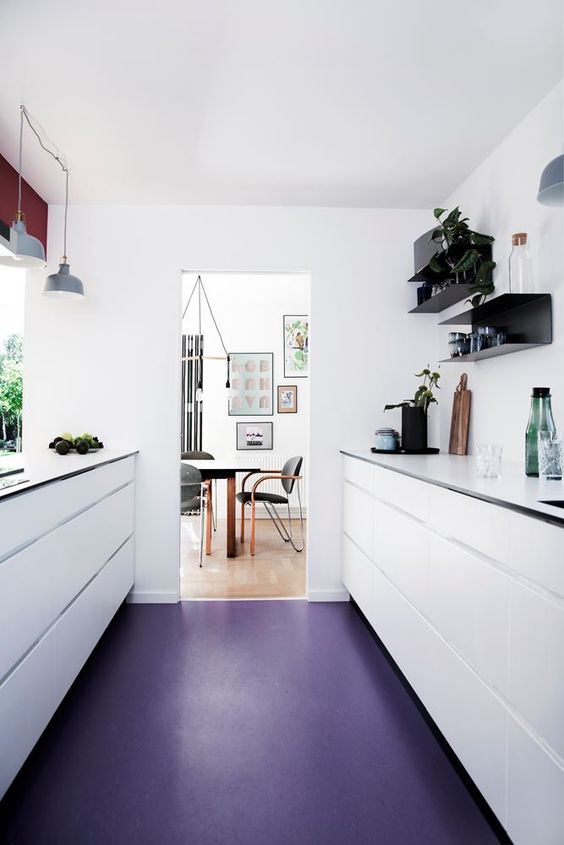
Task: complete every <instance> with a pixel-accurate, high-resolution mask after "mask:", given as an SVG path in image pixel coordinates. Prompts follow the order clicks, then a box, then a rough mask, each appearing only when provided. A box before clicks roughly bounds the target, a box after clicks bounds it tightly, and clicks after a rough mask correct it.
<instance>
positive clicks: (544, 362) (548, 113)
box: [438, 83, 564, 461]
mask: <svg viewBox="0 0 564 845" xmlns="http://www.w3.org/2000/svg"><path fill="white" fill-rule="evenodd" d="M563 97H564V89H563V85H562V83H560V84H559V85H557V86H556V87H555V88H554V89H553V90H552V91H551V92H550V93H549V94H548V95H547V96H546V97H545V98H544V99H543V100H542V101H541V102H540V103H539V105H538V106H537V107H536V108H535V109H534V110H533V111H532V112H531V113H530V114H529V115H528V116H527V117H526V118H525V120H523V122H522V123H520V124H519V125H518V126H517V127H516V128H515V129H514V131H513V132H512V133H511V134H510V135H509V136H508V137H507V138H506V139H505V140H504V141H503V142H502V143H501V144H500V145H499V147H497V148H496V149H495V150H494V152H493V153H492V154H491V155H490V156H489V157H488V158H487V159H486V160H485V161H484V162H483V164H481V165H480V167H478V168H477V170H475V171H474V172H473V173H472V174H471V176H469V177H468V179H466V181H465V182H463V183H462V185H460V187H459V188H457V190H456V191H454V193H453V194H452V196H450V197H448V199H447V200H445V202H444V203H441V205H443V206H444V207H446V208H452V207H454V206H456V205H460V206H461V208H462V210H463V211H464V213H465V215H467V216H468V217H469V218H470V221H471V225H472V226H473V227H474V228H476V229H478V231H482V232H485V233H487V234H492V235H494V236H495V238H496V242H495V244H494V259H495V260H496V261H497V264H498V267H497V268H496V274H495V277H494V279H495V284H496V289H497V293H504V292H507V289H508V287H507V286H508V259H509V253H510V251H511V234H512V233H513V232H528V233H529V240H530V249H531V253H532V257H533V261H534V272H535V289H536V291H538V292H543V293H551V294H552V295H553V332H554V342H553V343H552V344H551V345H550V346H546V347H539V348H537V349H531V350H526V351H523V352H518V353H516V354H511V355H507V356H502V357H500V358H491V359H488V360H485V361H476V362H474V363H466V364H464V365H463V364H457V363H453V364H450V363H447V364H444V365H443V368H442V373H443V402H442V403H441V408H440V415H441V445H442V447H443V448H445V449H448V436H449V426H450V413H451V395H452V392H453V390H454V388H455V385H456V382H457V380H458V377H459V375H460V373H461V372H463V371H464V372H467V373H468V386H469V388H470V389H471V390H472V391H473V395H472V403H473V406H472V416H471V419H472V422H471V432H470V448H473V445H474V444H475V443H476V442H489V443H492V442H499V443H502V444H503V446H504V454H505V455H506V457H508V458H510V459H512V460H520V461H524V434H525V428H526V425H527V417H528V412H529V405H530V398H529V397H530V393H531V387H533V386H549V387H551V388H552V391H553V397H554V398H553V408H554V411H555V416H556V424H557V426H558V427H559V428H562V429H564V380H563V378H562V376H563V364H564V237H563V236H564V213H563V210H562V209H561V208H560V209H558V208H547V207H546V206H543V205H540V203H538V202H537V200H536V196H537V191H538V186H539V179H540V175H541V172H542V170H543V168H544V166H545V165H546V164H547V163H548V162H549V161H550V160H551V159H553V158H554V157H555V156H557V155H559V154H560V153H561V152H562V141H563V138H564V127H563ZM460 310H462V309H461V307H460V305H458V306H455V307H453V308H452V309H450V310H449V311H448V312H443V314H441V319H446V317H448V316H450V315H451V314H455V313H457V312H458V311H460ZM449 328H450V329H452V328H453V327H452V326H450V327H444V328H441V329H440V330H439V353H438V357H439V358H446V357H447V356H448V350H447V332H448V329H449ZM445 400H446V401H445Z"/></svg>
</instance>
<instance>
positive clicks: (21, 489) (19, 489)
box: [0, 449, 139, 502]
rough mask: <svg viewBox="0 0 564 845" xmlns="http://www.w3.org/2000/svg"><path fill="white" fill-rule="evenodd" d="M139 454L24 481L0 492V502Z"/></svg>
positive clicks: (117, 457) (117, 456)
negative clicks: (49, 476)
mask: <svg viewBox="0 0 564 845" xmlns="http://www.w3.org/2000/svg"><path fill="white" fill-rule="evenodd" d="M138 454H139V449H135V451H133V452H124V453H123V455H116V456H115V457H113V458H107V459H106V460H104V461H98V462H97V463H95V464H90V465H89V466H85V467H80V468H79V469H75V470H72V472H65V473H63V474H61V475H55V476H53V477H52V478H45V479H43V481H23V482H22V483H21V484H15V485H14V486H13V487H6V488H5V489H4V490H0V502H2V501H3V500H4V499H11V498H12V497H13V496H22V495H23V494H24V493H30V492H31V491H32V490H39V488H40V487H46V486H47V484H56V483H57V482H58V481H66V480H67V479H69V478H74V476H75V475H83V474H84V473H85V472H90V471H91V470H94V469H98V468H99V467H103V466H108V464H115V463H116V461H123V460H124V458H131V457H133V455H138ZM61 459H62V460H64V455H63V456H61Z"/></svg>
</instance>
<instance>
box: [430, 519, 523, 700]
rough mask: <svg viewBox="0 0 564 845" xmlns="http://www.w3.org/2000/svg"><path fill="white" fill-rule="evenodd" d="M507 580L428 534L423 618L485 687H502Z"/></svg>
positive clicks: (504, 685)
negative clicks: (425, 604)
mask: <svg viewBox="0 0 564 845" xmlns="http://www.w3.org/2000/svg"><path fill="white" fill-rule="evenodd" d="M509 590H510V580H509V578H508V577H506V576H505V575H504V574H503V573H502V572H500V571H499V570H497V569H496V568H495V567H494V566H491V565H490V564H488V563H486V562H484V561H483V560H481V559H480V558H478V557H476V556H474V555H473V554H472V553H471V552H470V551H466V550H465V549H463V548H461V547H460V546H457V545H456V544H454V543H452V542H449V541H447V540H443V539H442V538H441V537H438V536H437V535H436V534H431V535H430V550H429V592H428V595H429V603H428V617H429V620H430V621H431V623H432V625H433V626H434V627H435V628H436V629H437V631H439V633H440V634H441V635H442V636H443V637H444V638H445V640H446V641H447V642H449V643H451V644H452V645H453V647H454V648H455V649H456V650H457V651H458V652H460V654H461V655H462V656H463V657H464V659H465V660H467V661H468V663H470V664H471V665H472V666H473V667H474V668H475V669H476V671H477V672H478V674H479V675H480V676H481V677H482V678H483V679H484V680H486V681H487V682H488V683H489V684H491V685H492V686H494V687H495V688H496V689H498V690H500V691H501V692H505V691H506V689H507V660H508V645H509Z"/></svg>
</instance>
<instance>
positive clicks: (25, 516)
mask: <svg viewBox="0 0 564 845" xmlns="http://www.w3.org/2000/svg"><path fill="white" fill-rule="evenodd" d="M56 457H59V456H56ZM53 459H54V460H55V456H53ZM60 460H61V461H64V460H65V459H64V457H61V458H60ZM134 472H135V457H134V456H131V457H129V458H123V459H122V460H118V461H113V462H112V463H110V464H106V465H105V466H101V467H96V468H95V469H92V470H89V471H88V472H84V473H82V474H81V475H76V476H73V477H72V478H67V479H66V480H63V481H56V482H53V483H50V484H46V485H45V486H44V487H39V488H38V489H37V490H30V491H29V492H27V493H21V494H20V495H18V496H14V497H13V498H10V499H7V500H5V501H2V502H1V503H0V560H1V559H2V558H4V557H6V556H7V555H9V554H11V553H12V552H14V551H17V550H18V549H19V548H21V547H22V546H24V545H25V544H27V543H30V542H31V541H32V540H35V539H37V538H38V537H41V536H42V535H43V534H45V532H46V531H50V530H51V528H53V526H54V525H59V524H61V523H62V522H65V521H66V520H68V519H70V518H71V517H72V516H74V515H75V514H77V513H79V512H80V511H81V510H84V508H87V507H89V506H90V505H93V504H94V503H95V502H99V501H100V500H101V499H103V498H104V497H105V496H108V495H109V494H110V493H112V492H113V491H114V490H117V489H118V487H122V486H123V485H124V484H128V483H129V482H130V481H132V480H133V476H134ZM30 513H32V514H33V520H32V521H30V519H29V514H30Z"/></svg>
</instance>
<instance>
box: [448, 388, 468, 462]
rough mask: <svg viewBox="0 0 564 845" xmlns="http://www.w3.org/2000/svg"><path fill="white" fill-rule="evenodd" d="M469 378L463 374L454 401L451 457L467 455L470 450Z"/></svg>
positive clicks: (451, 427) (450, 442)
mask: <svg viewBox="0 0 564 845" xmlns="http://www.w3.org/2000/svg"><path fill="white" fill-rule="evenodd" d="M467 381H468V376H467V375H466V373H462V375H461V376H460V381H459V383H458V385H457V387H456V390H455V391H454V399H453V400H452V421H451V424H450V440H449V444H448V451H449V452H450V454H451V455H465V454H466V452H467V449H468V426H469V425H470V401H471V399H472V391H471V390H467V389H466V383H467Z"/></svg>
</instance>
